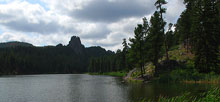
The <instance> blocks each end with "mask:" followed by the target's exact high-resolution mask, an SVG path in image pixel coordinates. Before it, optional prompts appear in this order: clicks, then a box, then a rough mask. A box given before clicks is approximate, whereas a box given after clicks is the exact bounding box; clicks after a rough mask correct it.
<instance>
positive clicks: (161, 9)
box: [155, 0, 169, 60]
mask: <svg viewBox="0 0 220 102" xmlns="http://www.w3.org/2000/svg"><path fill="white" fill-rule="evenodd" d="M165 4H167V2H166V0H157V1H156V3H155V6H156V8H157V10H159V11H158V12H159V16H160V23H161V24H160V27H161V30H162V33H163V36H165V29H164V27H165V25H166V22H165V21H164V19H163V13H166V8H164V7H162V6H163V5H165ZM164 47H165V53H166V59H167V60H169V54H168V45H167V38H166V36H165V37H164Z"/></svg>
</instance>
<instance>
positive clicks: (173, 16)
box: [165, 0, 185, 23]
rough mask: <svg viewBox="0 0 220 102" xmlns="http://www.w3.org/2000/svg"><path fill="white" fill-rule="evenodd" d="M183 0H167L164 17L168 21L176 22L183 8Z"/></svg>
mask: <svg viewBox="0 0 220 102" xmlns="http://www.w3.org/2000/svg"><path fill="white" fill-rule="evenodd" d="M183 1H184V0H169V1H168V4H167V5H166V8H167V12H166V14H165V19H166V20H167V22H168V23H176V21H177V19H178V18H179V16H180V14H181V13H182V11H183V10H184V9H185V5H184V4H183Z"/></svg>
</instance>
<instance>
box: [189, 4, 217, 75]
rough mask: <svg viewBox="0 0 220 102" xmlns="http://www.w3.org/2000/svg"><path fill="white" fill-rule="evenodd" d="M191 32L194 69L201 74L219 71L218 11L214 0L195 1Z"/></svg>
mask: <svg viewBox="0 0 220 102" xmlns="http://www.w3.org/2000/svg"><path fill="white" fill-rule="evenodd" d="M195 2H196V3H195V5H194V16H193V21H192V23H193V24H192V28H191V31H192V33H193V36H194V38H193V40H194V41H195V44H194V52H195V67H196V68H197V69H198V70H199V71H200V72H203V73H209V72H211V71H219V69H218V67H217V64H218V62H219V61H218V59H217V53H218V47H219V38H220V37H219V35H220V32H219V26H220V25H219V23H220V22H219V17H218V16H219V13H218V12H219V11H218V9H217V6H216V5H217V4H216V3H217V1H216V0H196V1H195Z"/></svg>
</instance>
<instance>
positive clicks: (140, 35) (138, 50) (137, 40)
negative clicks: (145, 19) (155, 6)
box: [129, 24, 144, 78]
mask: <svg viewBox="0 0 220 102" xmlns="http://www.w3.org/2000/svg"><path fill="white" fill-rule="evenodd" d="M134 34H135V36H134V38H132V39H130V42H131V44H130V46H131V48H130V50H129V59H131V60H132V61H133V63H135V67H139V68H140V70H141V77H142V78H143V74H144V72H143V71H144V60H143V55H144V53H143V52H144V47H143V45H144V32H143V25H142V24H138V26H137V27H136V28H135V30H134Z"/></svg>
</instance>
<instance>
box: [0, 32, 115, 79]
mask: <svg viewBox="0 0 220 102" xmlns="http://www.w3.org/2000/svg"><path fill="white" fill-rule="evenodd" d="M113 54H114V52H111V51H106V50H105V49H103V48H101V47H89V48H85V47H84V46H83V45H82V44H81V41H80V39H79V38H78V37H75V36H73V37H72V39H71V41H70V43H69V44H68V45H67V46H63V45H62V44H58V45H57V46H45V47H36V46H33V45H32V44H28V43H24V42H7V43H1V44H0V74H2V75H11V74H71V73H85V72H87V71H88V63H89V59H90V58H91V57H99V56H104V55H113Z"/></svg>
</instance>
